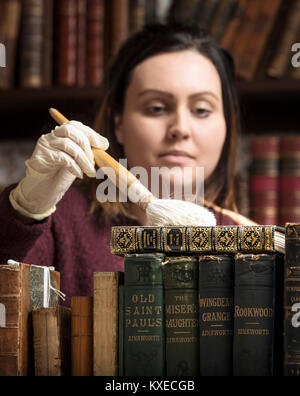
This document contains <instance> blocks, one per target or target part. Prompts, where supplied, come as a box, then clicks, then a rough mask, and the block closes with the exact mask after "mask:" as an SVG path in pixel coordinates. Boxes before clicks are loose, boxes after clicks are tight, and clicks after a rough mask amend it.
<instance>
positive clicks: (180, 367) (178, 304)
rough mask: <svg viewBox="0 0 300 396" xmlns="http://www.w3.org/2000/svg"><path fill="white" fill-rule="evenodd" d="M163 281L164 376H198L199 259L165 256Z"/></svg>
mask: <svg viewBox="0 0 300 396" xmlns="http://www.w3.org/2000/svg"><path fill="white" fill-rule="evenodd" d="M163 280H164V292H165V293H164V298H165V302H164V306H165V336H166V375H168V376H186V375H187V376H191V375H193V376H195V375H199V305H198V259H197V258H196V257H188V256H180V257H169V258H167V259H166V261H165V263H164V265H163Z"/></svg>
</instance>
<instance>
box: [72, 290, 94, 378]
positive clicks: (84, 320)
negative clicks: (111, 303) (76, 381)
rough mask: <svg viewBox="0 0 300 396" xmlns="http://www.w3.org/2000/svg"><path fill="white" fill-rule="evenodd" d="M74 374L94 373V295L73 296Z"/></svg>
mask: <svg viewBox="0 0 300 396" xmlns="http://www.w3.org/2000/svg"><path fill="white" fill-rule="evenodd" d="M71 350H72V353H71V356H72V376H76V377H78V376H85V377H87V376H89V377H91V376H92V375H93V297H85V296H84V297H81V296H78V297H72V323H71Z"/></svg>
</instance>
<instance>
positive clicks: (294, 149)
mask: <svg viewBox="0 0 300 396" xmlns="http://www.w3.org/2000/svg"><path fill="white" fill-rule="evenodd" d="M299 165H300V138H299V136H298V135H285V136H282V137H281V142H280V183H279V188H280V210H279V221H278V223H279V224H280V225H282V226H284V225H285V223H288V222H294V223H298V222H300V209H299V205H300V193H299V190H300V174H299Z"/></svg>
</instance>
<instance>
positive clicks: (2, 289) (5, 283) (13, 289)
mask: <svg viewBox="0 0 300 396" xmlns="http://www.w3.org/2000/svg"><path fill="white" fill-rule="evenodd" d="M4 267H6V266H0V304H1V308H2V309H1V311H2V315H1V322H2V325H1V326H0V376H17V375H23V374H27V372H26V370H25V371H24V372H21V360H22V357H21V350H20V349H21V345H22V343H21V331H22V329H21V325H22V324H21V320H22V312H21V293H20V290H21V272H20V269H19V268H18V267H9V268H4ZM23 367H24V366H23Z"/></svg>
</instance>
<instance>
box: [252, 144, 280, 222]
mask: <svg viewBox="0 0 300 396" xmlns="http://www.w3.org/2000/svg"><path fill="white" fill-rule="evenodd" d="M251 143H252V144H251V155H252V165H251V169H250V205H251V219H253V220H254V221H255V222H257V223H258V224H277V223H278V210H279V207H278V204H279V165H280V138H279V137H276V136H255V137H253V138H252V142H251Z"/></svg>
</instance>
